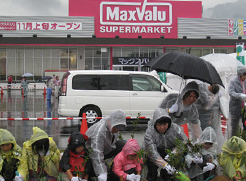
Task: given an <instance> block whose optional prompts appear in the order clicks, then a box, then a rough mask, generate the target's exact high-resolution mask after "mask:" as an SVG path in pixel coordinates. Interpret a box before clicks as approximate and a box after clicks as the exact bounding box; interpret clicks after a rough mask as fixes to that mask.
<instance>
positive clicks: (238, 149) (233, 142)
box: [222, 136, 246, 157]
mask: <svg viewBox="0 0 246 181" xmlns="http://www.w3.org/2000/svg"><path fill="white" fill-rule="evenodd" d="M222 150H223V151H225V152H227V153H229V154H232V155H235V156H238V157H240V156H242V154H243V153H244V152H245V151H246V143H245V141H244V140H243V139H241V138H238V137H236V136H233V137H232V138H230V139H229V140H227V141H226V142H225V144H224V145H223V147H222Z"/></svg>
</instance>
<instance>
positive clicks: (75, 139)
mask: <svg viewBox="0 0 246 181" xmlns="http://www.w3.org/2000/svg"><path fill="white" fill-rule="evenodd" d="M68 142H69V143H68V148H69V149H70V150H71V151H73V152H75V149H76V148H77V147H79V146H84V147H85V139H84V137H83V135H82V134H81V133H80V132H79V131H77V130H76V131H74V132H72V134H71V136H70V138H69V140H68Z"/></svg>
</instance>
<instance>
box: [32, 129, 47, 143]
mask: <svg viewBox="0 0 246 181" xmlns="http://www.w3.org/2000/svg"><path fill="white" fill-rule="evenodd" d="M32 130H33V135H32V136H31V138H30V141H29V142H27V146H31V145H32V144H33V143H34V142H36V141H38V140H41V139H44V138H49V136H48V134H47V133H46V132H45V131H43V130H42V129H40V128H38V127H33V128H32Z"/></svg>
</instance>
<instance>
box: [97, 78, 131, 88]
mask: <svg viewBox="0 0 246 181" xmlns="http://www.w3.org/2000/svg"><path fill="white" fill-rule="evenodd" d="M99 77H100V78H99V89H100V90H129V76H128V75H101V76H99Z"/></svg>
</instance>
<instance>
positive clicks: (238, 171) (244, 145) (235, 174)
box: [220, 136, 246, 181]
mask: <svg viewBox="0 0 246 181" xmlns="http://www.w3.org/2000/svg"><path fill="white" fill-rule="evenodd" d="M245 164H246V142H245V141H244V140H243V139H241V138H238V137H236V136H233V137H232V138H230V139H229V140H227V141H226V142H225V143H224V145H223V147H222V153H221V155H220V165H221V167H222V168H223V174H224V175H226V176H228V177H229V178H230V179H234V180H236V181H239V180H241V181H244V180H246V165H245Z"/></svg>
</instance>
